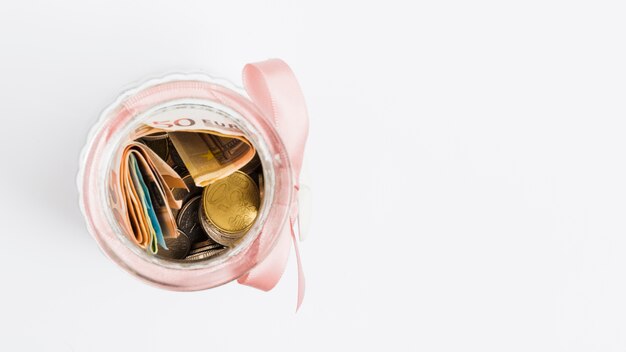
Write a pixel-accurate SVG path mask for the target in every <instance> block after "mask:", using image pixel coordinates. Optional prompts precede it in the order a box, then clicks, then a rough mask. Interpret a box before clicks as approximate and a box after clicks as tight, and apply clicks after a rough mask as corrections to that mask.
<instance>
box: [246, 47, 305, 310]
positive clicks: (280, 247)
mask: <svg viewBox="0 0 626 352" xmlns="http://www.w3.org/2000/svg"><path fill="white" fill-rule="evenodd" d="M243 83H244V87H245V88H246V91H247V92H248V94H249V95H250V98H252V101H253V102H254V103H255V104H256V105H257V106H258V108H259V109H260V110H261V112H262V113H263V115H264V116H265V117H266V118H268V119H272V121H271V122H273V124H274V126H275V127H276V129H277V131H278V133H279V135H280V136H281V139H282V141H283V143H284V145H285V148H286V149H287V155H288V156H289V161H290V162H291V166H292V168H293V174H294V177H295V182H294V187H295V189H294V195H295V196H294V200H293V202H292V205H291V210H290V214H289V224H288V225H289V226H284V227H283V230H282V233H281V234H280V236H279V238H278V243H276V247H274V249H273V250H272V252H271V253H270V255H269V256H268V257H267V258H266V259H265V260H263V261H262V262H261V263H260V264H259V265H257V266H255V267H254V268H253V269H252V270H250V272H248V273H247V274H246V275H244V276H242V277H240V278H239V279H238V280H237V281H238V282H239V283H240V284H243V285H248V286H252V287H255V288H258V289H261V290H264V291H268V290H271V289H272V288H274V286H276V284H277V283H278V281H279V280H280V277H281V276H282V274H283V272H284V271H285V267H286V266H287V259H288V258H289V252H290V249H291V248H290V247H291V246H290V243H289V242H293V246H294V249H295V252H296V260H297V263H298V303H297V306H296V311H297V310H298V309H299V308H300V305H301V304H302V300H303V299H304V286H305V284H304V271H303V270H302V262H301V259H300V251H299V250H298V240H297V238H296V234H295V231H294V226H295V224H296V222H298V201H297V199H298V198H297V194H298V190H299V180H300V169H301V168H302V158H303V156H304V145H305V144H306V139H307V135H308V133H309V117H308V114H307V111H306V104H305V102H304V96H303V95H302V91H301V90H300V85H299V84H298V81H297V80H296V77H295V75H294V74H293V71H291V69H290V68H289V66H287V64H286V63H285V62H284V61H282V60H279V59H271V60H267V61H263V62H258V63H253V64H248V65H246V66H245V67H244V69H243ZM298 224H299V222H298ZM289 236H291V241H290V240H289Z"/></svg>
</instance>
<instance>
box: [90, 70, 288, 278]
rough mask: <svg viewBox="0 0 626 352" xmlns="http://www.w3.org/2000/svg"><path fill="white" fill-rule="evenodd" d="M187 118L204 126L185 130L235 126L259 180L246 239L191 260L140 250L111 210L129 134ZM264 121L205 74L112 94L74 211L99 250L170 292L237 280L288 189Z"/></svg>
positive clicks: (276, 142) (277, 217) (273, 224)
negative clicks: (251, 151) (254, 159)
mask: <svg viewBox="0 0 626 352" xmlns="http://www.w3.org/2000/svg"><path fill="white" fill-rule="evenodd" d="M189 116H191V117H192V118H191V120H190V121H204V125H202V126H189V129H200V130H206V131H207V132H211V131H215V130H216V129H217V128H219V127H220V125H219V124H217V123H221V124H222V126H225V125H224V124H228V126H230V127H232V128H235V129H237V130H239V131H240V133H241V135H242V136H243V137H245V138H246V139H247V140H248V141H249V142H250V143H251V144H252V145H253V147H254V148H255V149H256V151H257V154H258V156H259V159H260V161H261V165H262V169H263V178H264V180H265V182H264V189H263V192H264V197H263V200H262V203H261V205H260V207H259V214H258V216H257V218H256V220H255V221H254V224H253V225H252V227H251V228H250V229H249V230H248V233H247V234H246V236H244V238H243V239H242V240H241V241H240V242H239V243H238V244H237V245H235V246H233V247H232V248H229V249H227V250H226V251H224V252H223V253H221V254H220V255H219V256H215V257H213V258H210V259H206V260H202V261H193V262H185V261H179V260H170V259H165V258H160V257H158V256H154V255H152V254H151V253H148V252H146V250H145V249H142V248H141V247H139V246H138V245H137V244H136V243H134V242H133V241H132V240H131V239H130V238H129V236H128V233H127V232H126V231H125V230H124V229H123V227H122V226H121V225H120V221H119V219H118V218H117V217H116V215H118V214H116V213H115V212H114V209H115V202H118V201H119V199H118V198H119V196H118V193H119V192H118V190H119V187H120V185H119V176H118V173H117V170H118V168H119V165H120V161H121V158H122V150H123V148H124V146H125V144H127V143H128V141H129V140H131V139H132V134H133V132H134V131H136V130H137V128H139V127H141V126H144V125H146V124H147V123H154V122H161V123H162V122H163V121H169V122H173V121H178V122H180V123H189V120H185V121H183V122H181V121H182V120H180V119H189ZM176 117H178V119H179V120H176ZM268 121H269V120H267V119H266V118H265V117H264V116H262V115H261V113H260V112H259V110H258V109H257V108H256V107H255V106H254V105H253V104H252V103H251V102H250V100H248V99H247V98H246V97H245V96H244V95H243V94H242V93H241V90H239V89H237V88H233V87H232V85H229V84H225V83H224V81H219V80H215V79H213V78H210V77H208V76H206V75H198V74H193V75H181V74H175V75H169V76H166V77H163V78H161V79H158V80H152V81H148V82H146V83H145V84H143V85H141V86H139V87H138V88H136V89H133V90H132V91H129V92H127V93H126V94H123V95H122V96H121V97H120V98H118V100H117V101H116V102H115V103H113V104H112V105H111V106H110V107H109V108H107V109H106V110H105V111H104V112H103V113H102V115H101V118H100V121H99V123H98V124H97V125H96V126H94V130H93V131H92V133H91V134H90V137H89V140H88V144H87V146H86V147H85V150H84V153H83V159H82V161H81V169H80V172H79V190H80V193H81V208H82V210H83V213H84V215H85V218H86V220H87V223H88V225H89V230H90V232H91V234H92V235H93V236H94V238H95V239H96V241H97V242H98V244H99V245H100V247H101V248H102V249H103V251H104V252H105V254H107V255H108V256H109V257H110V258H111V259H113V260H114V261H115V262H116V263H117V264H118V265H120V266H122V267H123V268H125V269H126V270H127V271H129V272H131V273H132V274H134V275H136V276H138V277H140V278H142V279H144V280H145V281H148V282H149V283H152V284H154V285H157V286H160V287H164V288H168V289H174V290H198V289H205V288H210V287H214V286H218V285H221V284H223V283H226V282H229V281H232V280H234V279H237V278H238V277H240V276H241V275H244V274H245V273H247V272H248V271H249V270H250V269H252V268H253V267H254V266H255V265H256V264H258V263H259V262H260V261H262V260H263V259H264V258H265V257H266V256H267V255H268V254H269V253H270V251H271V249H272V248H273V246H274V245H275V243H276V240H277V237H278V234H279V233H280V229H281V228H282V227H283V226H284V225H285V222H286V219H287V216H288V212H289V208H290V204H291V199H292V190H293V186H292V185H293V181H292V175H291V166H290V164H289V159H288V158H287V154H286V151H285V148H284V146H283V144H282V141H281V140H280V137H279V136H278V133H277V132H276V130H275V129H274V128H273V126H272V125H271V123H269V122H268ZM212 124H213V125H212ZM153 127H157V128H158V127H159V126H158V124H157V125H156V126H153ZM183 127H185V126H183ZM199 127H201V128H199Z"/></svg>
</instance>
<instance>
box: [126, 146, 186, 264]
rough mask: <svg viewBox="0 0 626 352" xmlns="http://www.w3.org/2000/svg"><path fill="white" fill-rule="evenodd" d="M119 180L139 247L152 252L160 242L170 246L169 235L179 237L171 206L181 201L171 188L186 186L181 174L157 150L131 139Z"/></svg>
mask: <svg viewBox="0 0 626 352" xmlns="http://www.w3.org/2000/svg"><path fill="white" fill-rule="evenodd" d="M119 182H120V189H121V203H122V205H123V207H121V208H122V210H121V211H119V213H120V214H119V215H121V216H122V218H123V222H124V223H125V226H124V225H123V227H124V228H125V229H126V231H127V232H129V236H130V238H131V239H132V240H134V241H135V242H136V243H137V244H138V245H139V246H140V247H142V248H145V249H148V250H149V251H150V252H152V253H155V254H156V253H157V252H158V247H159V246H161V247H163V248H165V249H167V245H166V243H165V239H166V238H176V237H177V236H179V233H178V232H177V231H176V220H175V218H174V215H173V212H172V209H179V208H180V206H181V201H180V200H177V199H175V198H174V195H173V194H172V189H174V188H184V189H187V186H186V185H185V182H184V181H183V180H182V179H181V178H180V176H179V175H178V174H177V173H176V172H175V171H174V170H173V169H172V168H171V167H170V166H169V165H168V164H167V163H166V162H165V161H163V160H162V159H161V158H160V157H159V156H158V155H157V154H156V153H154V152H153V151H152V150H150V149H149V148H148V147H146V146H144V145H143V144H141V143H138V142H131V143H129V144H128V145H127V146H126V148H125V149H124V151H123V153H122V160H121V164H120V172H119Z"/></svg>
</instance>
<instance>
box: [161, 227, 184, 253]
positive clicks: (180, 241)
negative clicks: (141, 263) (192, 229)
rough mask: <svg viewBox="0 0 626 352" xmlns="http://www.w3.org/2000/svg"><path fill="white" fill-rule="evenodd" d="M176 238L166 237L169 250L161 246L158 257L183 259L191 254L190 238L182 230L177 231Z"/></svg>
mask: <svg viewBox="0 0 626 352" xmlns="http://www.w3.org/2000/svg"><path fill="white" fill-rule="evenodd" d="M176 234H177V236H176V237H165V238H164V240H165V245H166V246H167V249H165V248H163V247H161V246H160V245H159V249H158V251H157V255H158V256H159V257H163V258H167V259H183V258H185V257H186V256H187V255H188V254H189V250H190V248H191V242H190V241H189V237H187V235H186V234H185V233H184V232H182V231H181V230H177V231H176Z"/></svg>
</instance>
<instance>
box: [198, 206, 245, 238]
mask: <svg viewBox="0 0 626 352" xmlns="http://www.w3.org/2000/svg"><path fill="white" fill-rule="evenodd" d="M198 214H199V221H200V225H201V226H202V229H203V230H204V232H205V233H206V234H207V235H208V236H209V238H210V239H211V240H213V241H214V242H217V243H219V244H221V245H224V246H227V247H232V246H234V245H235V244H236V243H237V242H238V241H239V240H240V239H241V238H242V237H243V236H244V235H245V234H246V233H247V231H241V232H239V233H226V232H223V231H221V230H220V229H218V228H217V227H216V226H215V225H213V224H212V223H211V221H209V219H208V218H207V216H206V213H205V211H204V209H203V208H202V207H200V211H199V212H198Z"/></svg>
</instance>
